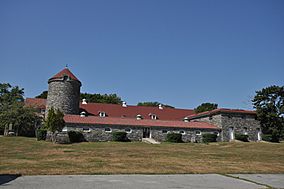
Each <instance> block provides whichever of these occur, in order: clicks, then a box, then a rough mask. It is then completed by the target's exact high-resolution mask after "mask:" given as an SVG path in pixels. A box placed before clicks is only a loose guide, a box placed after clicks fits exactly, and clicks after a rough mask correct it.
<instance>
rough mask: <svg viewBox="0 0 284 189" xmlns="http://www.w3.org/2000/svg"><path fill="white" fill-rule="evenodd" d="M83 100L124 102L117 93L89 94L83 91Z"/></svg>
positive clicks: (81, 96)
mask: <svg viewBox="0 0 284 189" xmlns="http://www.w3.org/2000/svg"><path fill="white" fill-rule="evenodd" d="M80 98H81V100H82V99H86V100H87V102H93V103H106V104H122V100H121V98H120V97H119V96H117V95H116V94H104V95H102V94H89V93H81V95H80Z"/></svg>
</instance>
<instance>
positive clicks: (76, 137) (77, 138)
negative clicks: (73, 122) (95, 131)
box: [68, 131, 85, 143]
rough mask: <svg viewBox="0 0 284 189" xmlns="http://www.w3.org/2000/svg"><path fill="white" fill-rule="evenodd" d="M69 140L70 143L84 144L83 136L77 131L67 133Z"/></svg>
mask: <svg viewBox="0 0 284 189" xmlns="http://www.w3.org/2000/svg"><path fill="white" fill-rule="evenodd" d="M68 136H69V140H70V142H71V143H74V142H84V141H85V138H84V135H83V134H82V133H81V132H79V131H68Z"/></svg>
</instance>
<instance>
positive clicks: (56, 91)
mask: <svg viewBox="0 0 284 189" xmlns="http://www.w3.org/2000/svg"><path fill="white" fill-rule="evenodd" d="M80 87H81V83H80V82H79V81H75V80H71V79H69V80H64V79H50V80H49V85H48V96H47V110H48V109H50V108H51V107H53V108H55V109H59V110H60V111H62V112H63V113H64V114H79V103H80ZM47 113H48V111H46V114H47Z"/></svg>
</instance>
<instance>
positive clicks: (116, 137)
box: [112, 131, 129, 142]
mask: <svg viewBox="0 0 284 189" xmlns="http://www.w3.org/2000/svg"><path fill="white" fill-rule="evenodd" d="M126 135H127V133H126V132H123V131H119V132H113V133H112V140H113V141H118V142H127V141H129V139H128V138H127V136H126Z"/></svg>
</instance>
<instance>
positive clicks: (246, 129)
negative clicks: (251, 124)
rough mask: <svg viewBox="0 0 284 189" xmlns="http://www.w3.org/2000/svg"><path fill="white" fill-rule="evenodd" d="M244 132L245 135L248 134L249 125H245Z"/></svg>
mask: <svg viewBox="0 0 284 189" xmlns="http://www.w3.org/2000/svg"><path fill="white" fill-rule="evenodd" d="M243 133H244V135H247V134H248V128H247V127H243Z"/></svg>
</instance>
